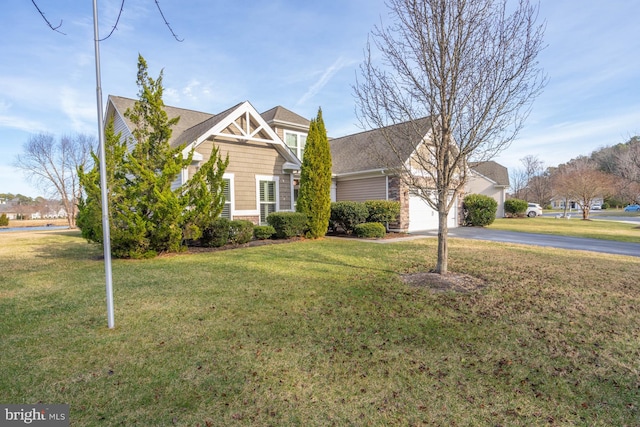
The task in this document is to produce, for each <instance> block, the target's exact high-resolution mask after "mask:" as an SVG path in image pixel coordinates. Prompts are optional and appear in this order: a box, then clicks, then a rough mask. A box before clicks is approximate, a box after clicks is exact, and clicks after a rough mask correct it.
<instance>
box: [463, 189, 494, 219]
mask: <svg viewBox="0 0 640 427" xmlns="http://www.w3.org/2000/svg"><path fill="white" fill-rule="evenodd" d="M462 207H463V209H464V223H465V225H472V226H475V227H484V226H486V225H490V224H491V223H493V221H494V220H495V219H496V211H497V210H498V202H496V201H495V200H494V199H493V198H491V197H489V196H484V195H482V194H469V195H468V196H466V197H465V198H464V201H463V204H462Z"/></svg>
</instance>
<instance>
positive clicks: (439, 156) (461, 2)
mask: <svg viewBox="0 0 640 427" xmlns="http://www.w3.org/2000/svg"><path fill="white" fill-rule="evenodd" d="M387 4H388V6H389V9H390V16H391V18H392V20H393V24H391V25H389V26H384V25H383V24H381V25H380V26H378V27H375V29H374V30H373V32H372V39H373V42H374V45H375V48H376V49H377V50H378V51H379V52H380V53H381V56H382V59H381V62H380V63H379V64H378V63H377V62H376V57H377V54H376V53H373V52H372V49H371V46H370V45H369V46H367V49H366V51H365V59H364V62H363V64H362V65H361V67H360V71H361V78H359V79H358V81H357V82H356V85H355V87H354V92H355V96H356V102H357V104H358V110H359V119H360V121H361V123H362V125H363V127H365V128H383V127H385V126H389V125H394V124H399V123H403V122H408V123H409V126H403V128H404V129H407V130H408V132H407V134H406V135H404V138H405V141H399V140H398V135H397V133H390V134H388V135H386V137H385V138H386V142H387V143H388V144H389V146H391V147H392V149H393V151H395V152H397V153H400V152H402V151H404V148H405V147H403V146H402V145H403V144H404V145H406V141H407V140H416V138H418V140H422V139H423V138H425V137H426V136H428V137H429V140H428V142H427V143H425V144H423V145H422V148H423V149H420V150H416V151H415V152H414V155H413V162H407V163H405V167H404V169H403V170H402V173H401V174H400V176H401V178H402V179H403V180H404V182H405V183H406V184H407V185H408V186H409V187H410V188H412V190H413V191H414V192H415V193H416V194H418V195H420V196H421V197H422V198H423V199H424V200H425V201H426V203H428V204H429V205H430V206H431V207H432V208H433V209H435V210H437V211H438V217H439V225H438V260H437V264H436V267H435V270H434V271H435V272H437V273H441V274H445V273H447V257H448V248H447V234H448V229H447V216H448V214H449V211H450V209H451V208H452V207H453V206H454V204H455V203H456V200H457V196H458V195H459V194H460V192H461V191H462V189H463V187H464V184H465V181H466V170H467V163H468V162H469V161H485V160H489V159H490V158H492V157H494V156H495V155H496V154H497V153H498V152H500V151H501V150H503V149H504V148H506V147H507V146H508V145H509V144H510V143H511V142H512V141H513V139H514V138H515V136H516V134H517V133H518V131H519V130H520V129H521V127H522V124H523V122H524V120H525V118H526V116H527V115H528V112H529V109H530V105H531V103H532V102H533V100H534V99H535V97H536V96H537V95H538V94H539V93H540V91H541V90H542V88H543V86H544V83H545V77H544V75H543V73H542V70H541V69H540V68H539V65H538V62H537V56H538V54H539V52H540V51H541V49H542V48H543V40H542V38H543V32H544V31H543V26H541V25H538V24H536V19H537V15H538V7H536V6H532V5H531V4H530V3H529V1H528V0H520V2H519V3H518V4H517V5H516V6H515V7H512V5H511V4H509V6H507V1H506V0H495V1H494V0H389V1H388V3H387ZM510 11H512V12H511V13H509V12H510ZM425 117H428V118H431V120H432V124H433V126H432V131H431V133H430V135H425V134H424V133H423V134H419V132H418V130H419V129H420V126H419V123H420V120H421V119H424V118H425ZM414 123H415V124H416V126H411V124H414ZM396 160H397V159H396ZM416 169H419V170H416ZM416 172H417V173H418V174H419V175H423V176H422V177H420V178H424V179H413V177H414V176H415V175H416Z"/></svg>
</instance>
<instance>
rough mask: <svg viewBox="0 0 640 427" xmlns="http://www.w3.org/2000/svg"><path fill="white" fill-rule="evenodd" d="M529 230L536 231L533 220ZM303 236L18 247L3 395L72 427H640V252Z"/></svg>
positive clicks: (1, 253)
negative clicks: (455, 280)
mask: <svg viewBox="0 0 640 427" xmlns="http://www.w3.org/2000/svg"><path fill="white" fill-rule="evenodd" d="M527 222H528V221H527ZM435 252H436V241H435V239H431V238H427V239H422V240H415V241H411V242H407V241H405V242H396V243H390V244H372V243H370V242H362V241H355V240H351V239H324V240H320V241H299V242H294V243H286V244H279V245H270V246H262V247H255V248H244V249H237V250H229V251H219V252H213V253H202V254H182V255H174V256H165V257H160V258H156V259H152V260H143V261H123V260H115V261H114V263H113V283H114V296H115V309H116V313H115V315H116V317H115V319H116V328H115V329H114V330H109V329H108V328H107V327H106V323H107V322H106V307H105V286H104V267H103V262H102V260H101V259H100V248H99V247H96V246H93V245H89V244H87V243H85V242H84V241H83V240H82V239H81V238H80V237H79V235H78V233H75V232H48V233H4V234H0V271H2V274H1V275H0V319H2V320H1V322H0V357H1V361H2V363H0V402H3V403H36V402H43V403H68V404H70V406H71V425H83V426H84V425H89V426H92V425H96V426H107V425H108V426H111V425H126V426H131V425H140V426H165V425H166V426H172V425H180V426H183V425H184V426H186V425H189V426H195V425H200V426H207V425H209V426H229V425H250V426H268V425H273V426H283V425H284V426H287V425H294V426H295V425H305V426H307V425H308V426H327V425H337V426H343V425H367V426H369V425H371V426H387V425H398V426H408V425H438V426H453V425H458V426H484V425H486V426H497V425H502V426H531V425H558V426H560V425H563V426H564V425H584V426H611V425H616V426H622V425H629V426H631V425H638V422H639V420H640V321H639V320H640V314H639V309H640V287H639V284H638V278H639V277H640V263H639V262H638V259H637V258H632V257H623V256H614V255H605V254H597V253H590V252H580V251H576V252H571V251H564V250H555V249H551V248H537V247H527V246H523V245H511V244H496V243H493V242H480V241H466V240H455V239H452V240H451V241H450V269H451V270H452V271H455V272H458V273H466V274H470V275H473V276H476V277H479V278H481V279H483V280H484V281H485V284H486V287H485V288H484V289H483V290H481V291H475V292H470V293H452V292H449V293H435V292H433V291H432V290H431V289H430V288H429V287H428V286H422V287H410V286H408V285H406V284H404V283H403V281H402V280H401V276H400V274H404V273H415V272H421V271H426V270H428V269H429V268H431V267H433V265H434V262H435Z"/></svg>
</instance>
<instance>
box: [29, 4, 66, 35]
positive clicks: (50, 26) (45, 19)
mask: <svg viewBox="0 0 640 427" xmlns="http://www.w3.org/2000/svg"><path fill="white" fill-rule="evenodd" d="M31 3H33V5H34V6H35V7H36V9H38V13H40V16H42V19H44V22H46V23H47V25H48V26H49V28H51V29H52V30H53V31H55V32H56V33H60V34H62V35H63V36H66V34H65V33H63V32H62V31H59V30H58V28H60V27H62V20H60V24H58V26H57V27H54V26H53V25H51V22H49V20H48V19H47V18H46V17H45V16H44V13H43V12H42V10H40V8H39V7H38V5H37V4H36V2H35V0H31Z"/></svg>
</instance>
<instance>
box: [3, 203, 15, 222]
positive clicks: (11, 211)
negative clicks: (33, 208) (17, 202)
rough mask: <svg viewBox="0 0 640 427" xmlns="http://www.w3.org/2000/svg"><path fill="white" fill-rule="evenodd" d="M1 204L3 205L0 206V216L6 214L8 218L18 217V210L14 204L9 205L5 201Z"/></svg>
mask: <svg viewBox="0 0 640 427" xmlns="http://www.w3.org/2000/svg"><path fill="white" fill-rule="evenodd" d="M1 205H2V206H0V216H2V214H5V215H6V216H7V218H8V219H16V218H18V212H17V211H16V209H15V207H14V206H11V205H7V204H5V203H1Z"/></svg>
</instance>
